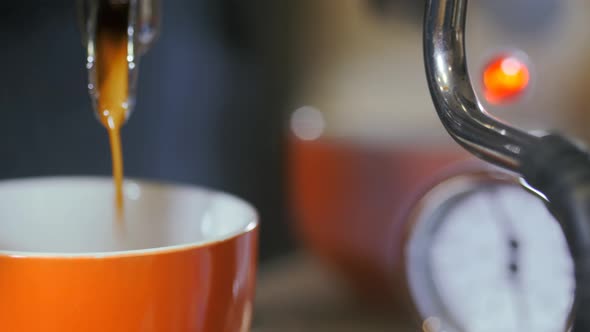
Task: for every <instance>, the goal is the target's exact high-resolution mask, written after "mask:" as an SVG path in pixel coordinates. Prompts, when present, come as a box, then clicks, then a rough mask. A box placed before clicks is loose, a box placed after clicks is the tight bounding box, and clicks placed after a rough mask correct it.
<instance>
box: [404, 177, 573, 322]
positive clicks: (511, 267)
mask: <svg viewBox="0 0 590 332" xmlns="http://www.w3.org/2000/svg"><path fill="white" fill-rule="evenodd" d="M424 212H425V214H424V215H423V216H422V217H421V218H420V220H419V221H418V224H417V225H416V227H415V231H414V234H413V235H412V238H411V240H410V244H409V248H408V262H409V263H408V264H409V270H408V271H409V279H410V280H409V281H410V284H411V288H412V292H413V297H414V298H415V300H416V303H417V305H418V307H419V310H420V311H421V313H422V314H423V315H424V316H425V317H424V318H428V317H437V318H439V319H440V320H441V321H442V322H443V323H444V325H445V326H446V330H447V331H465V332H487V331H490V332H491V331H494V332H503V331H505V332H512V331H535V332H558V331H563V330H564V328H565V326H566V324H567V319H568V317H569V312H570V309H571V304H572V299H573V291H574V286H575V281H574V273H573V262H572V259H571V257H570V255H569V251H568V249H567V244H566V241H565V238H564V236H563V233H562V232H561V229H560V227H559V225H558V223H557V221H556V220H555V219H554V218H553V217H552V216H551V214H550V213H549V212H548V211H547V209H546V208H545V206H544V205H543V203H542V202H541V201H540V200H539V199H538V198H537V197H535V196H533V195H531V194H530V193H528V192H526V191H524V190H523V189H522V188H520V187H518V186H517V185H511V184H498V185H489V184H488V185H479V186H476V187H474V188H470V189H469V190H462V191H460V192H458V193H457V194H456V195H452V196H450V197H446V198H445V199H444V201H442V202H440V201H439V202H438V203H437V206H436V207H432V206H431V208H430V209H426V210H424Z"/></svg>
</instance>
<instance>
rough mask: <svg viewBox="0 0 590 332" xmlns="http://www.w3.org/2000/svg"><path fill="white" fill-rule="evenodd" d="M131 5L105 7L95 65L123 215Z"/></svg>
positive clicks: (99, 22) (99, 108) (101, 117)
mask: <svg viewBox="0 0 590 332" xmlns="http://www.w3.org/2000/svg"><path fill="white" fill-rule="evenodd" d="M127 21H128V5H110V6H109V5H104V6H101V8H100V10H99V12H98V15H97V22H96V39H95V66H96V83H97V84H98V86H97V88H98V92H99V95H98V98H97V101H96V104H97V105H96V106H97V108H96V110H97V112H98V118H99V120H100V122H101V123H102V124H103V125H104V126H105V128H106V129H107V131H108V135H109V141H110V146H111V159H112V163H113V180H114V184H115V206H116V211H117V212H118V215H122V213H123V149H122V146H121V135H120V132H121V127H122V126H123V124H124V123H125V119H126V115H127V112H128V99H129V91H128V90H129V88H128V80H129V75H128V66H129V64H128V62H127Z"/></svg>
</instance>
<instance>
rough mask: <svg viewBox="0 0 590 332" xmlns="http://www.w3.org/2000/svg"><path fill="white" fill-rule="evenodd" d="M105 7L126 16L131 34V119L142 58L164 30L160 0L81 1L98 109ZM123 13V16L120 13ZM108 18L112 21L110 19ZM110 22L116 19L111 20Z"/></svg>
mask: <svg viewBox="0 0 590 332" xmlns="http://www.w3.org/2000/svg"><path fill="white" fill-rule="evenodd" d="M105 8H108V10H109V11H110V12H112V13H116V14H117V15H116V16H122V18H123V20H124V22H123V24H124V25H125V29H124V30H125V31H123V33H124V34H126V37H127V47H126V49H127V50H126V55H127V57H126V58H127V73H128V80H127V82H128V92H127V93H128V95H129V102H128V105H127V114H126V116H127V118H128V117H129V115H130V114H131V113H132V110H133V109H134V104H135V90H136V86H137V75H138V70H139V58H140V56H141V55H143V54H144V53H146V52H147V51H148V50H149V49H150V47H151V46H152V45H153V44H154V42H155V40H156V39H157V37H158V35H159V31H160V1H159V0H77V9H78V24H79V28H80V32H81V36H82V44H83V46H84V47H85V48H86V69H87V70H88V92H89V93H90V96H91V99H92V102H93V104H94V106H95V111H97V110H96V100H97V98H98V96H99V93H100V91H98V88H97V87H98V84H97V73H96V63H95V62H96V58H97V57H96V37H97V36H96V35H97V29H98V28H99V27H98V26H97V25H98V24H99V23H98V21H99V15H100V14H99V13H101V12H104V11H106V10H105ZM118 14H122V15H118ZM106 21H109V19H107V20H106ZM110 21H111V22H112V21H114V20H113V19H110Z"/></svg>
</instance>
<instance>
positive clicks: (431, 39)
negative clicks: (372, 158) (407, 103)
mask: <svg viewBox="0 0 590 332" xmlns="http://www.w3.org/2000/svg"><path fill="white" fill-rule="evenodd" d="M466 15H467V0H428V1H427V4H426V13H425V18H424V36H423V37H424V62H425V69H426V77H427V81H428V86H429V89H430V94H431V96H432V99H433V102H434V106H435V108H436V111H437V113H438V115H439V117H440V119H441V121H442V123H443V125H444V127H445V128H446V130H447V131H448V132H449V134H450V135H451V136H452V137H453V138H454V139H455V140H456V141H457V142H458V143H459V144H460V145H461V146H463V147H464V148H465V149H467V150H468V151H470V152H471V153H473V154H474V155H476V156H478V157H480V158H482V159H484V160H486V161H488V162H490V163H493V164H495V165H498V166H501V167H503V168H506V169H508V170H510V171H513V172H517V173H519V174H520V175H521V176H522V177H523V179H524V181H525V182H526V183H527V184H528V185H530V186H532V187H533V188H535V189H536V190H537V191H538V192H540V193H542V194H543V196H544V197H543V198H544V199H545V200H546V204H547V206H548V208H549V210H550V211H551V212H552V213H553V214H554V215H555V217H556V218H557V220H559V222H560V224H561V227H562V230H563V232H564V235H565V237H566V239H567V242H568V246H569V250H570V253H571V255H572V258H573V260H574V263H575V265H574V266H575V275H576V291H575V296H574V303H575V304H574V309H575V310H573V318H572V323H571V324H572V325H571V327H572V331H573V332H589V331H590V155H589V154H588V152H586V151H585V150H584V149H582V148H581V147H579V146H577V145H576V144H574V143H573V142H571V141H570V140H568V139H567V138H565V137H563V136H561V135H559V134H548V135H545V136H538V135H533V134H531V133H527V132H525V131H522V130H519V129H517V128H514V127H512V126H510V125H508V124H506V123H504V122H502V121H500V120H499V119H495V118H493V117H491V116H490V115H489V114H488V113H487V112H486V111H485V109H484V108H483V106H482V105H481V103H479V101H478V99H477V97H476V95H475V91H474V89H473V87H472V85H471V81H470V78H469V74H468V70H467V61H466V52H465V20H466Z"/></svg>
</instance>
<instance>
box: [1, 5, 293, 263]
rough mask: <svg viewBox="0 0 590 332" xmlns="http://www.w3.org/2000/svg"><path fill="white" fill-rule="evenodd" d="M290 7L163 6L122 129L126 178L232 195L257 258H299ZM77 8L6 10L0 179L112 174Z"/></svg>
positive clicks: (11, 7)
mask: <svg viewBox="0 0 590 332" xmlns="http://www.w3.org/2000/svg"><path fill="white" fill-rule="evenodd" d="M289 3H290V2H289V1H272V0H262V1H256V2H244V1H238V0H175V1H162V30H161V34H160V38H159V40H158V41H157V42H156V43H155V44H154V46H153V48H152V49H151V50H150V51H149V52H148V53H147V54H146V55H145V56H144V57H143V58H142V59H141V61H140V65H139V68H140V70H139V83H138V84H139V86H138V95H137V106H136V109H135V111H134V113H133V115H132V117H131V118H130V121H129V122H128V124H127V125H126V126H125V128H124V129H123V144H124V158H125V172H126V175H127V176H129V177H141V178H154V179H166V180H173V181H181V182H186V183H193V184H198V185H204V186H209V187H213V188H218V189H222V190H226V191H229V192H231V193H234V194H237V195H239V196H242V197H244V198H245V199H247V200H249V201H250V202H252V203H253V204H254V205H255V206H256V207H257V208H258V209H259V211H260V215H261V220H263V225H264V226H263V227H262V231H261V232H262V235H261V238H262V239H261V248H260V249H261V250H260V252H261V256H262V257H261V258H262V259H263V260H266V259H268V258H271V257H274V256H276V255H280V254H281V253H284V252H286V251H288V250H289V249H290V247H291V241H290V240H289V236H288V232H287V230H286V224H287V216H286V212H285V202H284V195H283V190H284V188H283V187H284V177H283V176H282V172H283V168H284V162H283V160H284V149H283V145H284V143H283V130H282V119H283V116H282V113H283V112H284V110H285V105H284V103H285V101H286V100H287V99H286V93H287V91H288V90H289V82H290V81H291V80H290V79H289V75H290V70H291V67H290V61H289V56H288V55H289V52H288V50H287V44H286V43H287V41H288V38H286V35H287V34H288V31H289V30H288V18H287V13H288V8H287V6H288V5H289ZM76 19H77V18H76V8H75V2H74V1H44V2H28V1H25V2H17V1H8V2H2V3H1V4H0V40H2V43H3V45H2V51H1V52H0V72H1V73H2V77H1V79H0V114H1V119H2V120H1V121H0V160H1V163H0V177H1V178H14V177H24V176H37V175H54V174H100V175H109V174H110V171H111V169H110V163H111V161H110V155H109V147H108V139H107V136H106V132H105V130H104V129H103V128H102V127H101V126H100V125H99V123H98V122H97V121H96V120H95V118H94V115H93V113H92V110H91V105H90V100H89V97H88V92H87V89H86V84H87V74H86V70H85V52H84V48H83V46H82V43H81V37H80V33H79V31H78V26H77V21H76Z"/></svg>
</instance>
